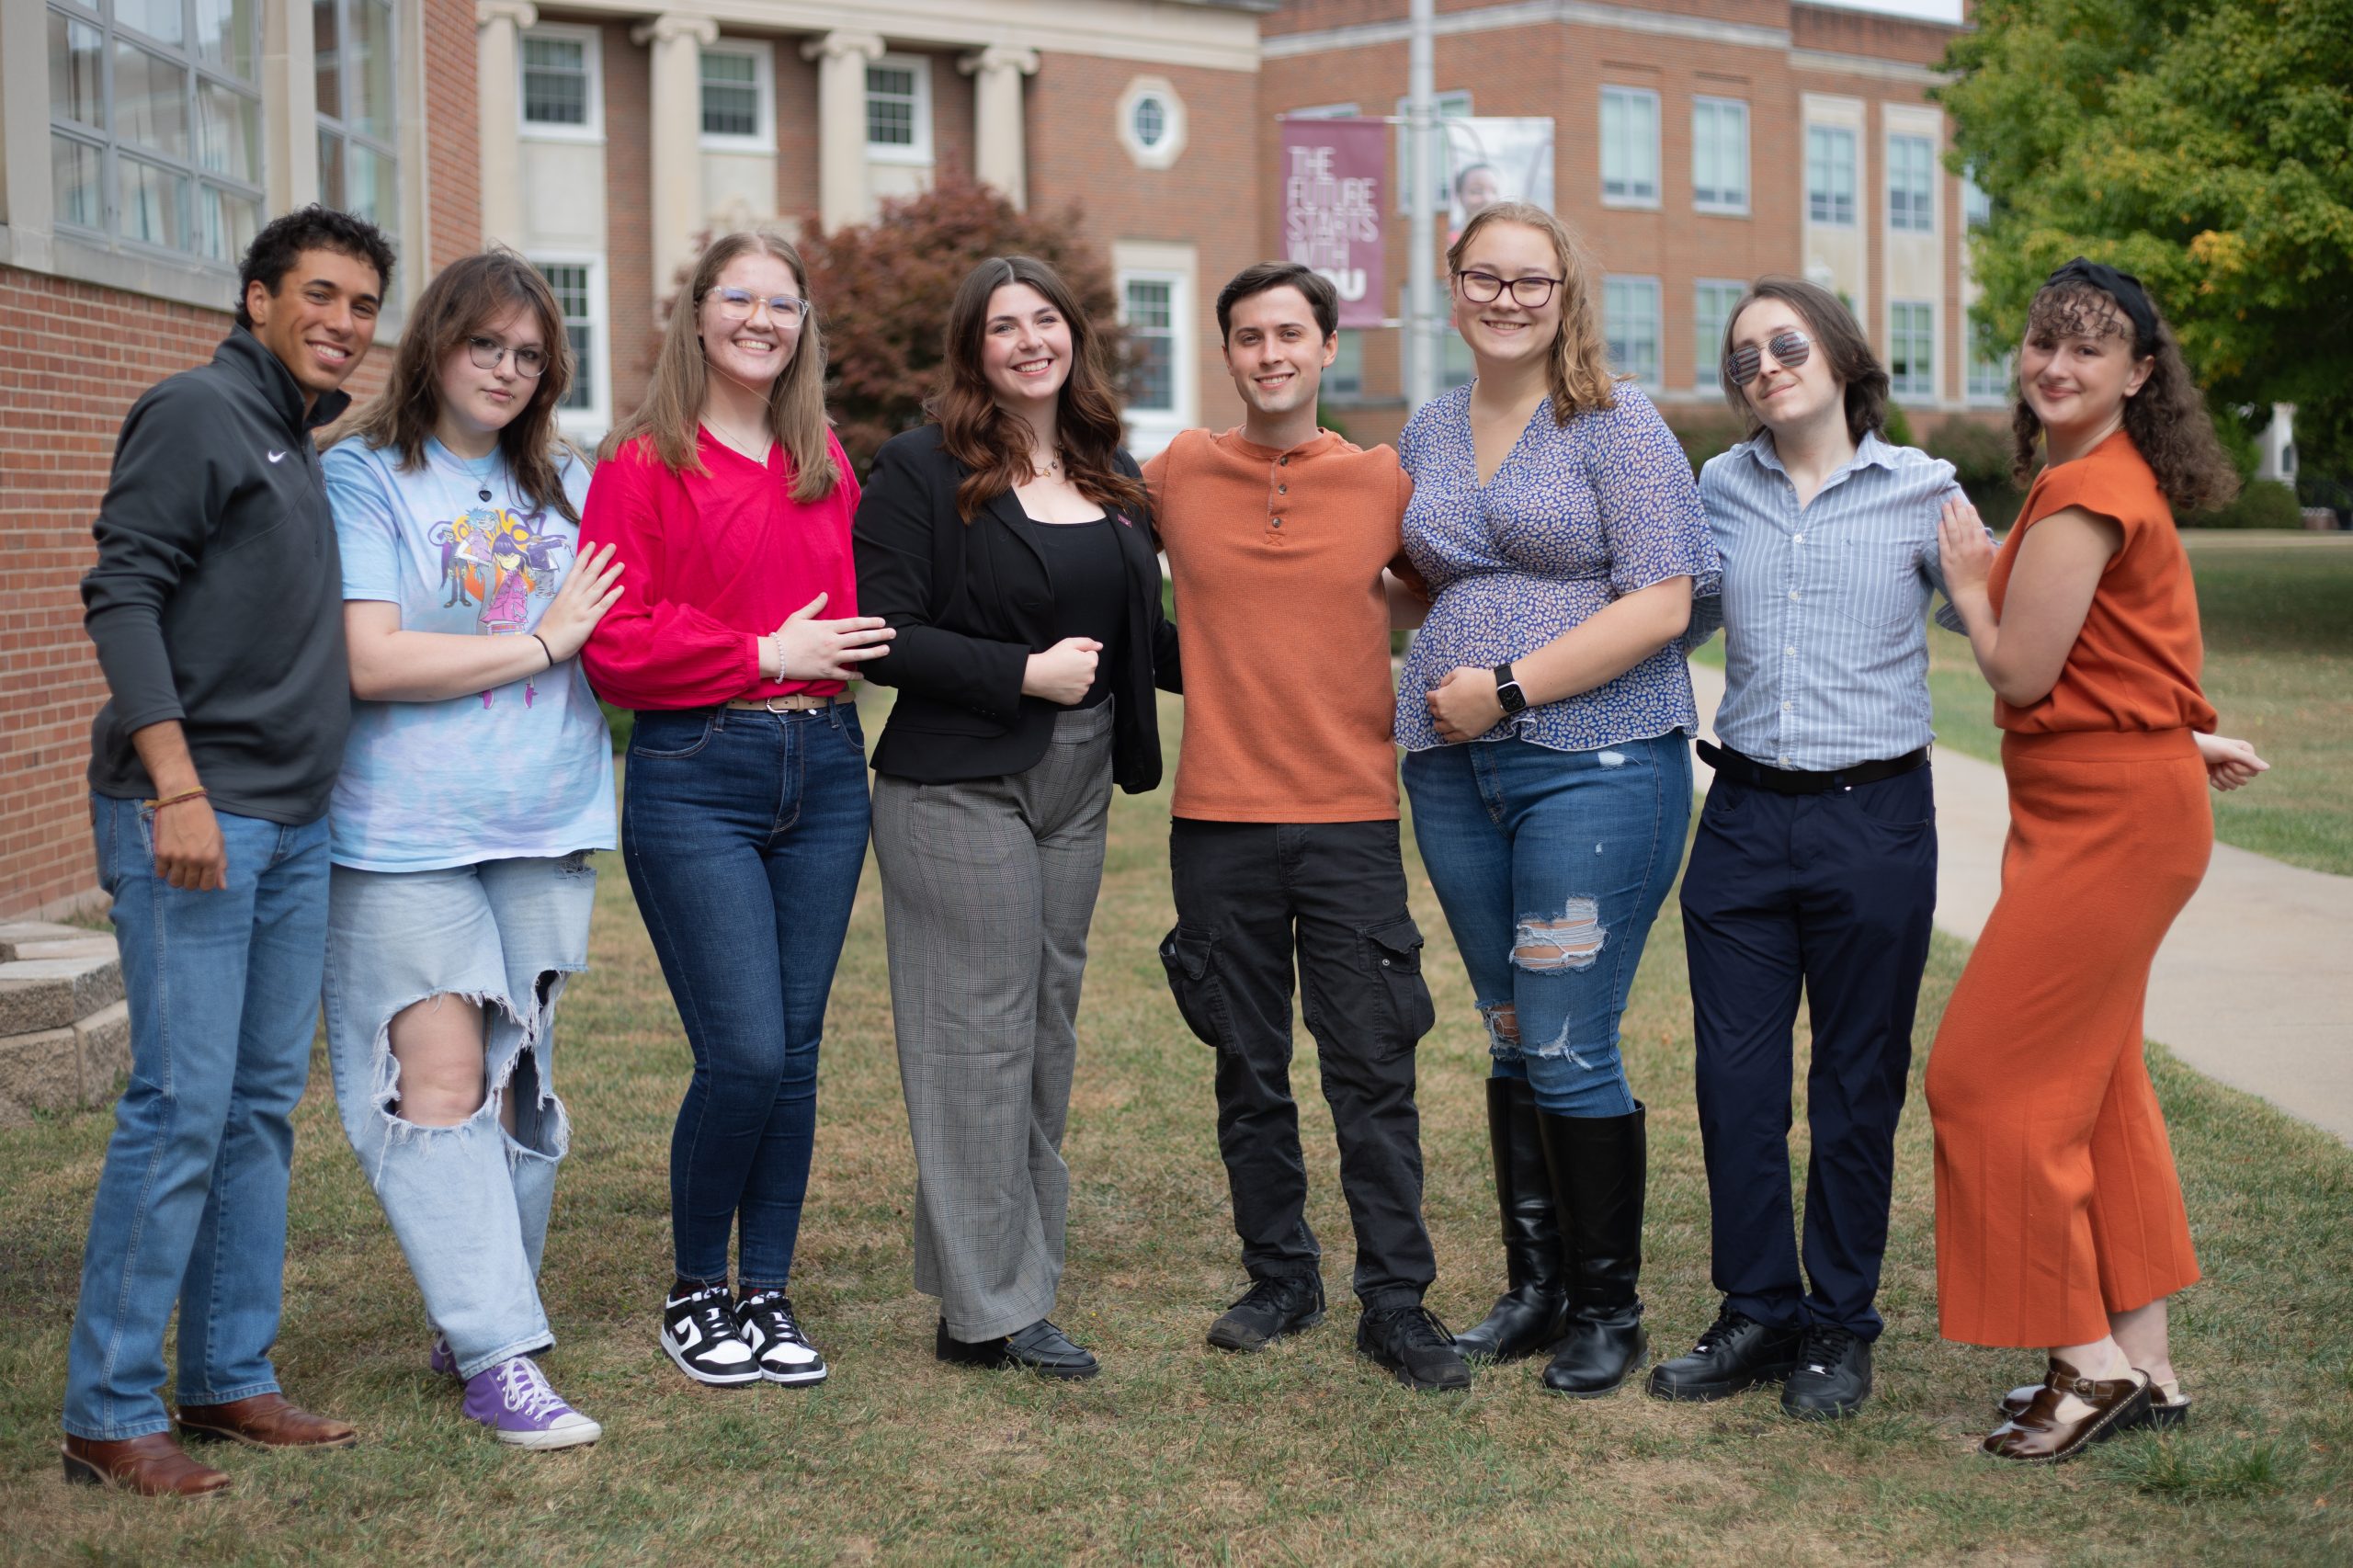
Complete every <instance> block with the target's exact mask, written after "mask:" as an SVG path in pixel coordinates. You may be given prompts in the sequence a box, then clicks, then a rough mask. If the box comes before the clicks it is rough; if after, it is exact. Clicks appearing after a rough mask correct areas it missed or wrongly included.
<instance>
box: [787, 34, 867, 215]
mask: <svg viewBox="0 0 2353 1568" xmlns="http://www.w3.org/2000/svg"><path fill="white" fill-rule="evenodd" d="M881 57H882V40H881V36H880V35H879V34H876V33H858V32H848V31H835V32H830V33H827V34H826V35H825V36H824V37H823V38H814V39H811V40H809V41H808V42H807V43H804V44H802V45H801V58H802V59H803V60H813V61H815V62H817V222H818V223H819V225H820V226H821V227H823V228H826V229H838V228H840V227H841V226H842V225H843V224H845V223H862V222H865V221H866V220H867V219H868V218H870V217H871V216H873V213H872V211H871V210H870V205H871V204H870V201H869V200H868V197H867V189H866V67H867V64H868V62H870V61H874V60H879V59H881Z"/></svg>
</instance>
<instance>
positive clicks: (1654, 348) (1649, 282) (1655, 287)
mask: <svg viewBox="0 0 2353 1568" xmlns="http://www.w3.org/2000/svg"><path fill="white" fill-rule="evenodd" d="M1615 290H1647V291H1648V292H1649V294H1650V328H1651V363H1650V371H1649V374H1647V375H1645V374H1644V373H1643V367H1642V366H1641V365H1640V364H1638V363H1635V362H1634V360H1635V356H1634V355H1632V354H1631V353H1629V354H1628V355H1627V356H1626V357H1625V358H1624V359H1620V358H1619V357H1618V354H1617V351H1616V350H1615V349H1612V350H1611V351H1610V356H1609V360H1610V369H1613V370H1616V371H1618V372H1620V374H1623V375H1630V376H1631V377H1633V378H1634V381H1635V384H1636V385H1638V386H1641V387H1642V388H1643V389H1644V390H1645V391H1652V392H1654V391H1656V390H1657V389H1658V385H1659V378H1660V377H1661V375H1662V374H1663V373H1664V366H1665V359H1666V320H1665V316H1666V311H1665V301H1664V296H1663V295H1662V293H1661V290H1660V289H1659V280H1658V279H1657V278H1655V277H1653V276H1650V275H1647V274H1639V273H1623V272H1612V273H1609V274H1607V275H1606V276H1604V278H1602V282H1601V321H1602V328H1601V330H1602V336H1603V340H1604V341H1605V342H1607V341H1608V338H1609V336H1610V335H1611V330H1610V317H1611V312H1610V310H1609V296H1610V294H1611V293H1612V292H1613V291H1615ZM1627 341H1628V346H1629V347H1631V346H1632V341H1633V340H1632V339H1631V338H1629V339H1628V340H1627Z"/></svg>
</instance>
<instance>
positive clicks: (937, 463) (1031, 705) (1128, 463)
mask: <svg viewBox="0 0 2353 1568" xmlns="http://www.w3.org/2000/svg"><path fill="white" fill-rule="evenodd" d="M1119 465H1120V472H1123V473H1126V474H1128V475H1130V476H1131V477H1134V476H1135V475H1136V472H1137V470H1136V465H1135V461H1134V460H1133V459H1131V458H1130V457H1129V456H1128V454H1127V453H1125V452H1124V451H1123V452H1121V453H1120V454H1119ZM970 472H972V471H971V470H969V469H967V468H966V467H965V466H964V465H963V464H962V463H960V462H958V461H957V460H955V459H953V458H951V457H949V455H948V454H947V453H946V452H945V451H943V450H941V449H940V429H939V426H937V425H926V426H923V427H922V428H921V429H919V430H909V431H907V432H905V433H904V434H903V435H898V436H893V437H892V438H891V439H890V440H888V441H886V442H884V443H883V445H882V449H881V451H880V452H878V453H876V454H875V458H874V472H873V474H872V475H871V476H870V478H869V479H868V480H867V482H866V488H865V493H864V495H863V496H862V498H861V499H860V500H859V502H858V520H857V522H856V523H855V524H853V525H852V527H851V529H850V540H851V544H852V548H853V550H854V551H855V554H856V557H857V562H858V613H859V614H860V615H879V616H881V618H882V619H884V620H885V621H887V622H889V623H890V625H891V626H892V628H894V629H895V630H896V631H897V632H898V636H897V637H896V638H895V639H894V640H893V641H892V643H891V651H890V652H889V653H886V654H884V655H883V656H882V657H881V658H879V659H871V660H869V661H868V662H867V663H866V665H864V666H863V669H862V672H861V673H863V674H864V676H865V677H866V678H867V679H868V680H870V681H873V682H876V683H877V684H879V685H882V686H894V687H898V688H899V699H898V701H897V703H896V705H894V706H893V707H892V710H891V720H890V722H889V723H888V724H886V725H884V726H883V730H882V738H881V740H880V741H878V742H877V743H875V746H874V757H873V765H874V770H875V771H876V772H878V773H887V774H889V775H891V776H892V778H904V779H908V780H911V781H913V782H915V783H918V784H948V783H953V782H955V781H957V780H960V779H966V778H1002V777H1004V776H1005V775H1006V774H1012V773H1020V772H1023V771H1025V770H1026V769H1028V768H1029V767H1034V766H1036V764H1037V763H1038V761H1039V759H1040V758H1041V757H1043V756H1045V755H1046V746H1047V744H1048V743H1049V742H1050V741H1051V739H1052V736H1053V732H1054V717H1055V715H1056V714H1058V713H1060V712H1062V711H1063V708H1062V705H1061V704H1060V703H1055V702H1049V701H1047V700H1045V699H1043V698H1038V697H1024V696H1022V695H1021V676H1022V674H1023V672H1024V670H1025V669H1026V667H1027V666H1028V664H1029V655H1030V654H1031V653H1038V652H1042V651H1043V650H1044V649H1046V648H1048V647H1051V645H1052V644H1051V641H1050V639H1049V637H1048V634H1047V624H1046V618H1047V616H1048V614H1049V613H1050V612H1051V609H1052V608H1053V603H1054V587H1053V583H1052V581H1051V578H1050V577H1049V576H1048V575H1047V568H1046V561H1045V557H1044V556H1043V555H1041V554H1040V552H1039V550H1038V547H1037V545H1036V544H1035V543H1033V542H1031V540H1029V537H1028V535H1027V533H1026V531H1025V530H1024V529H1023V528H1021V527H1020V526H1019V525H1020V521H1021V517H1022V511H1021V503H1020V501H1019V500H1018V499H1017V498H1016V497H1015V496H1014V494H1012V493H1011V492H1010V491H1008V492H1006V494H1003V495H1000V496H998V497H997V498H996V499H995V500H994V501H992V502H990V503H989V504H988V505H987V506H984V507H983V508H982V509H981V511H980V512H979V514H978V515H977V516H975V517H973V518H972V521H971V522H970V523H969V524H968V523H966V522H965V521H964V520H963V519H962V518H961V517H959V516H957V512H956V487H957V486H958V485H959V484H961V483H963V481H964V478H965V476H966V475H967V474H969V473H970ZM1113 515H1114V516H1115V517H1118V518H1119V521H1120V524H1121V525H1123V526H1121V527H1118V528H1113V529H1112V530H1111V532H1112V533H1113V534H1114V535H1115V536H1116V537H1117V538H1118V540H1119V541H1120V554H1121V556H1122V557H1123V558H1124V559H1125V561H1126V562H1127V568H1128V589H1129V593H1128V624H1127V637H1126V639H1125V640H1124V641H1123V642H1121V643H1120V649H1119V653H1118V656H1117V657H1116V658H1115V659H1113V661H1112V664H1111V668H1110V672H1109V681H1110V688H1111V695H1112V697H1113V698H1114V699H1116V701H1117V711H1116V714H1115V717H1114V723H1113V729H1112V734H1111V777H1112V779H1113V780H1114V781H1115V782H1116V783H1118V785H1119V786H1120V789H1122V790H1127V791H1128V792H1130V793H1131V794H1133V793H1137V792H1140V791H1142V790H1150V789H1152V788H1154V786H1156V785H1157V784H1158V783H1159V782H1160V720H1159V715H1158V714H1157V712H1155V710H1154V702H1153V687H1154V684H1155V682H1156V683H1157V684H1158V685H1159V686H1161V687H1165V688H1166V689H1168V690H1170V691H1181V690H1183V689H1184V687H1183V685H1182V684H1181V679H1180V676H1179V673H1178V669H1177V664H1176V628H1175V627H1173V626H1171V625H1169V624H1168V620H1167V618H1166V617H1165V616H1164V615H1163V614H1162V613H1161V608H1160V560H1159V545H1158V542H1157V540H1155V539H1154V536H1153V531H1152V519H1151V517H1150V516H1149V515H1148V514H1146V513H1143V512H1140V511H1138V512H1116V513H1114V514H1113Z"/></svg>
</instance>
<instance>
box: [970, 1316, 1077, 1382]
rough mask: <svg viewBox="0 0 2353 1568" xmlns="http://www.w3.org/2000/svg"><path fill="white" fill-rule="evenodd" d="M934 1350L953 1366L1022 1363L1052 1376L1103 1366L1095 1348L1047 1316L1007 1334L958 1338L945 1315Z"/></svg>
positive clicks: (1026, 1368) (1069, 1375) (1069, 1376)
mask: <svg viewBox="0 0 2353 1568" xmlns="http://www.w3.org/2000/svg"><path fill="white" fill-rule="evenodd" d="M932 1354H933V1355H934V1356H936V1357H938V1358H939V1359H940V1360H942V1361H945V1362H947V1363H949V1365H950V1366H955V1367H1018V1368H1019V1369H1022V1370H1023V1371H1025V1372H1036V1373H1038V1374H1039V1375H1040V1376H1041V1377H1048V1378H1066V1379H1072V1380H1076V1379H1080V1378H1091V1377H1093V1376H1094V1375H1095V1374H1096V1373H1097V1372H1099V1371H1101V1370H1102V1369H1103V1367H1102V1364H1101V1363H1100V1362H1098V1361H1097V1360H1096V1359H1095V1357H1094V1354H1093V1353H1092V1352H1091V1351H1089V1350H1087V1349H1086V1347H1085V1346H1081V1345H1078V1344H1076V1343H1074V1342H1073V1340H1072V1339H1071V1337H1070V1336H1069V1335H1066V1334H1064V1333H1063V1331H1062V1330H1061V1329H1059V1328H1056V1327H1055V1326H1054V1325H1053V1324H1052V1323H1051V1321H1050V1320H1048V1319H1046V1318H1040V1319H1039V1320H1038V1321H1037V1322H1036V1323H1033V1324H1030V1325H1029V1327H1028V1328H1024V1329H1017V1330H1016V1331H1015V1332H1014V1333H1012V1334H1009V1335H1005V1336H1004V1337H1003V1338H1000V1339H982V1340H967V1339H958V1338H955V1337H954V1336H952V1335H949V1332H948V1320H947V1319H946V1318H942V1319H940V1320H939V1333H938V1336H937V1338H936V1339H935V1340H934V1342H933V1346H932Z"/></svg>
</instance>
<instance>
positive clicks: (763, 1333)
mask: <svg viewBox="0 0 2353 1568" xmlns="http://www.w3.org/2000/svg"><path fill="white" fill-rule="evenodd" d="M735 1332H736V1333H738V1334H740V1335H743V1336H744V1343H745V1344H746V1345H748V1346H751V1347H752V1358H753V1360H755V1361H756V1362H757V1363H758V1364H759V1369H760V1376H762V1377H764V1378H766V1379H767V1381H770V1382H772V1383H822V1382H824V1381H825V1358H824V1357H823V1356H820V1355H818V1354H817V1347H816V1346H813V1345H812V1344H810V1343H809V1336H808V1335H805V1334H803V1333H801V1324H800V1323H799V1321H798V1320H797V1319H795V1318H794V1317H793V1315H792V1301H791V1299H790V1297H788V1296H786V1295H785V1293H784V1292H783V1291H781V1290H755V1291H753V1292H752V1293H751V1294H750V1295H748V1296H745V1298H744V1299H743V1300H742V1301H738V1302H736V1303H735Z"/></svg>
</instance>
